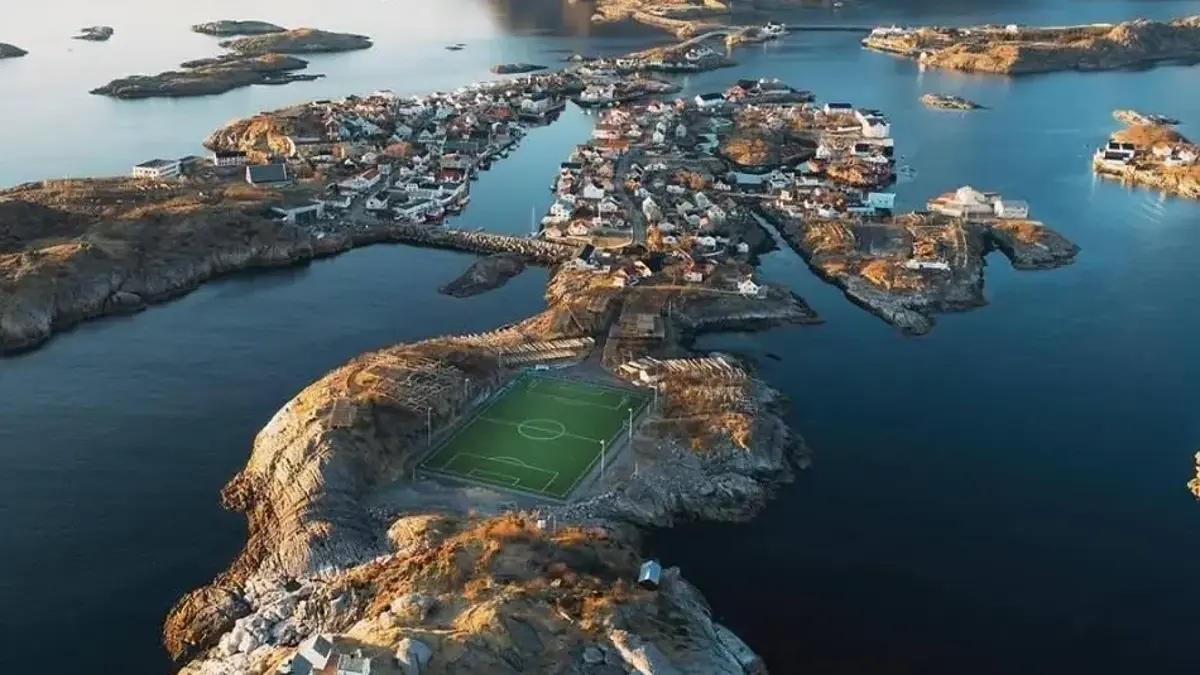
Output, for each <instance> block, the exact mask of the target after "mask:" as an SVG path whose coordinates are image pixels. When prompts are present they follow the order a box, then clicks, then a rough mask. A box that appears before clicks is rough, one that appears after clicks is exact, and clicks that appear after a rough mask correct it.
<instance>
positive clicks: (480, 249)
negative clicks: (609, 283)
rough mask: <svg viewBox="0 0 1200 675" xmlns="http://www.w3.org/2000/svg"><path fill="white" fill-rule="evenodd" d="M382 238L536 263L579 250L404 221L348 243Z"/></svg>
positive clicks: (557, 261) (551, 262) (548, 262)
mask: <svg viewBox="0 0 1200 675" xmlns="http://www.w3.org/2000/svg"><path fill="white" fill-rule="evenodd" d="M385 241H386V242H393V243H399V244H409V245H412V246H427V247H430V248H444V249H450V250H453V251H466V252H468V253H482V254H491V253H519V254H521V255H522V256H524V257H525V258H526V259H527V260H528V261H529V262H530V263H536V264H539V265H559V264H562V263H564V262H566V261H568V260H570V259H571V258H574V257H575V256H576V255H578V254H579V248H578V247H575V246H570V245H567V244H558V243H555V242H549V241H544V240H541V239H530V238H528V237H514V236H511V235H506V234H494V233H491V232H468V231H465V230H455V229H450V228H445V227H430V226H428V225H413V224H407V223H396V224H389V225H388V226H387V227H383V228H372V229H370V230H368V231H366V232H362V233H358V232H356V233H354V234H353V235H352V236H351V241H350V242H349V243H351V245H353V246H363V245H367V244H371V243H378V242H385Z"/></svg>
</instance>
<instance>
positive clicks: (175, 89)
mask: <svg viewBox="0 0 1200 675" xmlns="http://www.w3.org/2000/svg"><path fill="white" fill-rule="evenodd" d="M307 67H308V62H307V61H304V60H303V59H298V58H296V57H293V56H283V55H280V54H262V55H254V56H241V55H232V54H231V55H225V56H218V57H215V58H210V59H198V60H195V61H188V62H186V63H182V64H180V68H182V70H169V71H167V72H164V73H159V74H157V75H131V76H129V77H122V78H119V79H116V80H113V81H112V82H109V83H108V84H106V85H104V86H103V87H98V88H96V89H93V90H92V91H91V92H90V93H92V94H96V95H99V96H111V97H113V98H121V99H139V98H155V97H169V98H175V97H185V96H210V95H213V94H223V93H225V92H227V91H230V90H232V89H238V88H241V87H248V86H250V85H255V84H286V83H288V82H295V81H302V80H312V79H315V78H318V77H321V76H320V75H297V74H294V71H297V70H303V69H305V68H307Z"/></svg>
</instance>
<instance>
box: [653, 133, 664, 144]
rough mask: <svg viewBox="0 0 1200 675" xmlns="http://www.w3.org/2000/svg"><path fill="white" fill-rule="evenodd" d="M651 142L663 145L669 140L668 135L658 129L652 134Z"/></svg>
mask: <svg viewBox="0 0 1200 675" xmlns="http://www.w3.org/2000/svg"><path fill="white" fill-rule="evenodd" d="M650 142H651V143H653V144H655V145H662V144H663V143H666V142H667V137H666V136H664V135H663V132H661V131H656V132H654V134H653V135H651V136H650Z"/></svg>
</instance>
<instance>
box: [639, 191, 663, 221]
mask: <svg viewBox="0 0 1200 675" xmlns="http://www.w3.org/2000/svg"><path fill="white" fill-rule="evenodd" d="M642 215H643V216H645V217H646V220H648V221H650V222H652V223H656V222H658V221H660V220H662V217H663V212H662V207H660V206H659V205H658V202H656V201H654V200H653V199H651V198H650V197H646V198H645V199H643V200H642Z"/></svg>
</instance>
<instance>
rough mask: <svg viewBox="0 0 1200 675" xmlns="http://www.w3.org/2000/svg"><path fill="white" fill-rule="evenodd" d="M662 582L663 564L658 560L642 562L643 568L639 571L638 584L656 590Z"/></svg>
mask: <svg viewBox="0 0 1200 675" xmlns="http://www.w3.org/2000/svg"><path fill="white" fill-rule="evenodd" d="M661 583H662V565H660V564H658V561H657V560H647V561H646V562H644V563H642V569H641V570H639V571H638V585H639V586H641V587H642V588H645V589H648V590H651V591H654V590H658V586H659V584H661Z"/></svg>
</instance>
